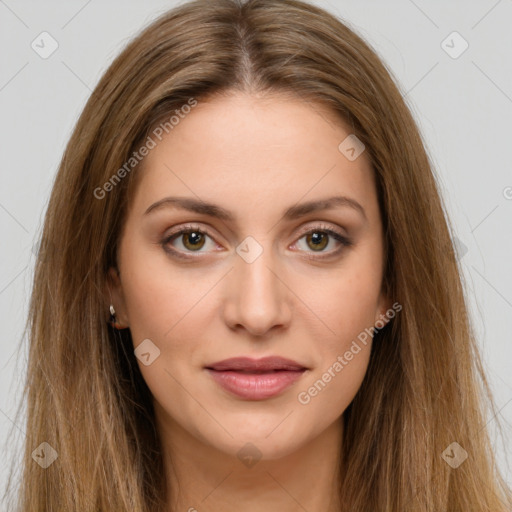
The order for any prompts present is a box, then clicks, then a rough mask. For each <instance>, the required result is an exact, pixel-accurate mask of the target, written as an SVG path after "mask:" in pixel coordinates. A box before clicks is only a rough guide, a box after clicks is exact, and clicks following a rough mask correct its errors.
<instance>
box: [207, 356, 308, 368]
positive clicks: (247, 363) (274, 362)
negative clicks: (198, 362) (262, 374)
mask: <svg viewBox="0 0 512 512" xmlns="http://www.w3.org/2000/svg"><path fill="white" fill-rule="evenodd" d="M206 368H207V369H210V370H216V371H226V370H232V371H271V370H292V371H297V370H306V369H307V368H306V367H305V366H303V365H301V364H299V363H297V362H296V361H293V360H292V359H287V358H285V357H278V356H269V357H263V358H261V359H252V358H250V357H232V358H230V359H224V360H222V361H218V362H217V363H213V364H211V365H209V366H206Z"/></svg>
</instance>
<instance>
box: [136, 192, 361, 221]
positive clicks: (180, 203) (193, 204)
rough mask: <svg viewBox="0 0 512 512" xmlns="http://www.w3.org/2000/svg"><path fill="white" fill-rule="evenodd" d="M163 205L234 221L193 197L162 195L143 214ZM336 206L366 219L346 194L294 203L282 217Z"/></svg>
mask: <svg viewBox="0 0 512 512" xmlns="http://www.w3.org/2000/svg"><path fill="white" fill-rule="evenodd" d="M164 207H175V208H181V209H183V210H188V211H190V212H194V213H199V214H203V215H209V216H210V217H215V218H217V219H220V220H223V221H227V222H234V221H235V216H234V215H233V213H231V212H230V211H229V210H226V209H225V208H223V207H222V206H219V205H216V204H213V203H207V202H205V201H201V200H197V199H193V198H191V197H164V198H163V199H160V200H159V201H157V202H156V203H153V204H152V205H151V206H149V208H148V209H147V210H146V211H145V212H144V215H147V214H149V213H150V212H152V211H155V210H159V209H161V208H164ZM336 207H348V208H351V209H352V210H355V211H357V212H359V214H361V215H362V216H363V218H364V219H365V220H368V219H367V217H366V212H365V210H364V208H363V207H362V206H361V205H360V204H359V203H358V202H357V201H356V200H355V199H352V198H350V197H347V196H333V197H328V198H325V199H317V200H314V201H307V202H303V203H300V204H296V205H293V206H290V207H289V208H287V209H286V210H285V211H284V213H283V216H282V217H283V219H285V220H293V219H297V218H300V217H304V216H306V215H308V214H310V213H314V212H318V211H322V210H330V209H334V208H336Z"/></svg>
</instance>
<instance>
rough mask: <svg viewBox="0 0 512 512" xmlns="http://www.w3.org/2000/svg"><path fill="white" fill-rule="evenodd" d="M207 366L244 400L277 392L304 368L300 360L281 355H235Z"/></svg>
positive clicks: (263, 397) (284, 387)
mask: <svg viewBox="0 0 512 512" xmlns="http://www.w3.org/2000/svg"><path fill="white" fill-rule="evenodd" d="M206 369H207V370H208V372H209V373H210V375H211V376H212V377H213V379H214V380H215V381H216V382H217V383H218V384H219V385H220V386H221V387H222V388H224V389H225V390H226V391H229V392H230V393H232V394H234V395H236V396H239V397H240V398H244V399H246V400H265V399H266V398H270V397H273V396H276V395H278V394H279V393H282V392H283V391H284V390H285V389H286V388H288V387H289V386H291V385H292V384H293V383H294V382H296V381H297V380H298V379H300V377H301V376H302V374H303V373H304V371H305V370H307V368H305V367H304V366H302V365H300V364H299V363H297V362H295V361H292V360H291V359H285V358H282V357H265V358H263V359H251V358H249V357H234V358H231V359H225V360H223V361H219V362H217V363H215V364H212V365H210V366H207V367H206Z"/></svg>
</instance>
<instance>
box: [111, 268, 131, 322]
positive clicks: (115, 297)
mask: <svg viewBox="0 0 512 512" xmlns="http://www.w3.org/2000/svg"><path fill="white" fill-rule="evenodd" d="M106 287H107V289H106V300H107V301H108V302H107V304H108V305H107V315H108V317H109V318H110V311H109V310H108V308H109V306H110V304H112V305H113V306H114V309H115V312H116V323H117V324H118V326H117V328H118V329H126V328H127V327H129V321H128V315H127V310H126V301H125V297H124V292H123V285H122V283H121V276H120V274H119V270H118V269H117V268H115V267H110V268H109V270H108V274H107V281H106Z"/></svg>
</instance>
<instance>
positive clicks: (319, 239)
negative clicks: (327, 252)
mask: <svg viewBox="0 0 512 512" xmlns="http://www.w3.org/2000/svg"><path fill="white" fill-rule="evenodd" d="M310 238H311V241H312V242H313V244H314V245H315V246H316V248H317V249H318V248H319V247H320V248H322V249H323V247H324V246H325V235H324V233H320V232H315V233H313V234H311V235H310Z"/></svg>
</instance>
